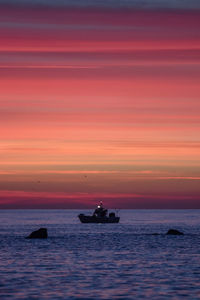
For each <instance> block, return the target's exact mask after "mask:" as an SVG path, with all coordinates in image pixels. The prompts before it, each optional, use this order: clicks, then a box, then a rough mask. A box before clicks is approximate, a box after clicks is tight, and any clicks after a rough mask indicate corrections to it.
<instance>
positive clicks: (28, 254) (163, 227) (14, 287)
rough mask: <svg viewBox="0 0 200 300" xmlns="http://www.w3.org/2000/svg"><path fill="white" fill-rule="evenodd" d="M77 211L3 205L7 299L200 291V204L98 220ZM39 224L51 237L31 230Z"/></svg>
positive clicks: (1, 272)
mask: <svg viewBox="0 0 200 300" xmlns="http://www.w3.org/2000/svg"><path fill="white" fill-rule="evenodd" d="M81 212H84V211H81ZM77 214H78V211H76V210H47V211H45V210H10V211H8V210H2V211H0V298H1V299H182V298H185V299H200V218H199V214H200V211H198V210H169V211H168V210H165V211H160V210H122V211H120V217H121V222H120V224H99V225H98V224H80V223H79V220H78V219H77ZM39 227H47V228H48V233H49V238H48V239H47V240H27V239H25V238H24V237H25V236H27V235H28V234H29V233H30V232H31V231H33V230H35V229H38V228H39ZM169 228H176V229H179V230H181V231H183V232H184V233H185V235H184V236H165V232H166V231H167V230H168V229H169ZM155 232H157V233H160V235H152V233H155Z"/></svg>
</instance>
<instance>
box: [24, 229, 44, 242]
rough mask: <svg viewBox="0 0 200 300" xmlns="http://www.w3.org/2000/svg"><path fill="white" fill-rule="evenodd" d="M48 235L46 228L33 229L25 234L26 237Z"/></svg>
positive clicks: (40, 237) (33, 237)
mask: <svg viewBox="0 0 200 300" xmlns="http://www.w3.org/2000/svg"><path fill="white" fill-rule="evenodd" d="M47 237H48V234H47V229H46V228H40V229H38V230H36V231H33V232H32V233H31V234H30V235H29V236H27V237H26V238H27V239H46V238H47Z"/></svg>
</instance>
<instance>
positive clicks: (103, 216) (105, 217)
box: [78, 202, 120, 223]
mask: <svg viewBox="0 0 200 300" xmlns="http://www.w3.org/2000/svg"><path fill="white" fill-rule="evenodd" d="M78 217H79V220H80V221H81V223H119V220H120V217H118V216H116V215H115V213H114V212H110V213H109V214H108V210H107V209H105V208H104V207H103V203H102V202H101V203H100V205H98V206H97V208H96V209H95V211H94V213H93V215H92V216H86V215H84V214H79V215H78Z"/></svg>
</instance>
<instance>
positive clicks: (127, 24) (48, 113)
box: [0, 0, 200, 208]
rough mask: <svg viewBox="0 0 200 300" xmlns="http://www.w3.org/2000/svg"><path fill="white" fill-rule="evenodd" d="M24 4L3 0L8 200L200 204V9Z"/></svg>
mask: <svg viewBox="0 0 200 300" xmlns="http://www.w3.org/2000/svg"><path fill="white" fill-rule="evenodd" d="M8 2H9V1H8ZM69 2H70V1H69ZM13 3H14V4H13ZM24 3H25V2H23V1H22V3H21V5H17V4H15V1H13V2H12V1H10V5H7V4H1V2H0V38H1V43H0V91H1V93H0V130H1V131H0V137H1V139H0V208H84V207H94V206H95V205H96V203H97V202H98V201H99V200H101V199H103V201H104V203H105V205H106V206H108V207H118V208H200V151H199V150H200V82H199V78H200V51H199V49H200V30H199V27H200V10H198V9H195V10H193V9H191V8H190V9H185V8H184V10H183V9H181V7H176V8H173V9H171V8H169V7H168V8H165V9H164V8H162V9H160V8H159V7H158V8H157V9H156V8H153V9H152V8H151V9H150V8H149V9H147V8H140V7H137V9H136V8H135V7H133V8H129V9H127V8H126V7H124V8H123V9H117V8H116V7H112V6H110V7H98V6H96V7H94V6H91V7H90V4H88V6H87V7H84V8H83V7H79V6H78V4H77V5H75V6H73V7H72V6H69V7H60V6H59V5H58V7H45V6H41V5H40V4H37V5H36V6H34V7H32V6H29V5H28V4H24ZM27 3H29V2H27ZM88 3H89V2H88ZM133 3H134V0H133Z"/></svg>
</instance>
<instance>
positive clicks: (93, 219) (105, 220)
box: [78, 214, 120, 224]
mask: <svg viewBox="0 0 200 300" xmlns="http://www.w3.org/2000/svg"><path fill="white" fill-rule="evenodd" d="M78 217H79V220H80V221H81V223H96V224H99V223H119V220H120V217H96V216H85V215H83V214H80V215H79V216H78Z"/></svg>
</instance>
